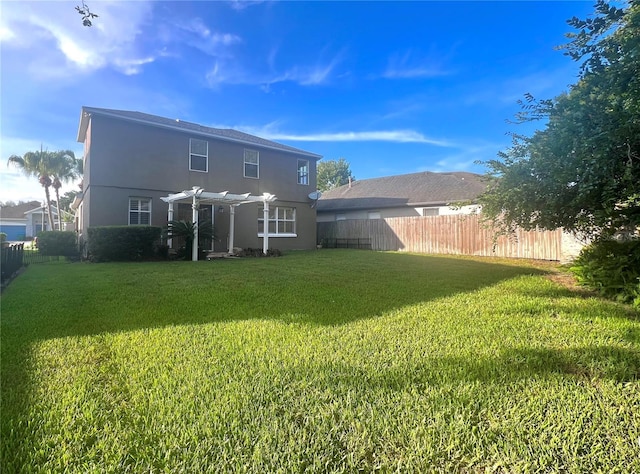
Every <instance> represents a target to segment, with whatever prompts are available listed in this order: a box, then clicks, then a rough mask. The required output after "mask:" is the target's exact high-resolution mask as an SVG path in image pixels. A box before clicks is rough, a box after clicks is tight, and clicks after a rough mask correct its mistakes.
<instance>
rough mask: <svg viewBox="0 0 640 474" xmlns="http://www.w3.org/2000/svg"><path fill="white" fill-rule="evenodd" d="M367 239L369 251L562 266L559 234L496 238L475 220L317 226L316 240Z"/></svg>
mask: <svg viewBox="0 0 640 474" xmlns="http://www.w3.org/2000/svg"><path fill="white" fill-rule="evenodd" d="M358 238H359V239H370V241H371V248H372V250H396V251H402V252H416V253H433V254H453V255H478V256H485V257H488V256H496V257H510V258H531V259H537V260H560V259H561V255H562V231H560V230H556V231H525V230H522V229H519V230H518V231H517V232H516V233H515V235H513V236H500V237H498V238H497V239H495V238H494V231H493V230H492V229H490V228H487V227H486V226H485V225H484V224H483V223H482V222H481V218H480V216H478V215H476V214H465V215H451V216H432V217H391V218H386V219H371V220H367V219H351V220H344V221H336V222H319V223H318V240H319V241H320V242H322V239H358Z"/></svg>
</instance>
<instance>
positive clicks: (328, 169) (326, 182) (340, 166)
mask: <svg viewBox="0 0 640 474" xmlns="http://www.w3.org/2000/svg"><path fill="white" fill-rule="evenodd" d="M349 178H351V180H352V181H354V180H355V177H354V176H353V175H352V174H351V169H349V162H348V161H347V160H345V159H344V158H340V159H339V160H327V161H320V162H319V163H318V189H319V190H320V191H328V190H329V189H333V188H337V187H338V186H342V185H343V184H347V183H348V182H349Z"/></svg>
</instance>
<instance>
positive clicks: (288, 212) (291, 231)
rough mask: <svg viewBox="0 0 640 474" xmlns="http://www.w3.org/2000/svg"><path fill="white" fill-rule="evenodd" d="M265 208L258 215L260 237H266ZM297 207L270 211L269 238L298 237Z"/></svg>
mask: <svg viewBox="0 0 640 474" xmlns="http://www.w3.org/2000/svg"><path fill="white" fill-rule="evenodd" d="M263 209H264V208H260V213H259V215H258V236H259V237H263V236H264V210H263ZM296 236H297V234H296V209H295V207H272V208H270V209H269V237H296Z"/></svg>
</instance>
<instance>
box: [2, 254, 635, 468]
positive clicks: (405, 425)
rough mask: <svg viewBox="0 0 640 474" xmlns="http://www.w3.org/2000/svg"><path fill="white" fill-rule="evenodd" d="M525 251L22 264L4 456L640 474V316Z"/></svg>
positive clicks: (7, 375) (5, 398)
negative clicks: (504, 256) (573, 285)
mask: <svg viewBox="0 0 640 474" xmlns="http://www.w3.org/2000/svg"><path fill="white" fill-rule="evenodd" d="M550 272H557V270H554V269H553V268H551V267H541V266H538V267H535V266H533V265H531V264H527V263H525V262H522V261H506V260H491V259H482V260H481V259H472V258H455V257H434V256H424V255H409V254H400V253H378V252H368V251H351V250H321V251H315V252H299V253H296V252H292V253H289V254H287V255H285V256H284V257H282V258H264V259H236V260H220V261H213V262H154V263H136V264H122V263H120V264H106V263H105V264H83V263H51V264H39V265H35V264H34V265H31V266H30V267H29V268H28V270H27V271H26V272H25V273H24V274H22V275H21V276H20V277H19V278H17V279H16V280H15V281H14V282H12V283H11V285H10V286H9V287H8V288H7V290H6V291H5V292H4V294H3V296H2V321H1V331H2V333H1V337H2V340H1V343H2V344H1V357H2V359H1V364H2V366H1V375H2V380H1V382H2V386H1V391H2V401H1V403H2V406H1V409H2V412H1V413H2V419H1V433H0V434H1V438H0V446H1V449H2V453H1V455H2V459H1V465H0V468H1V469H0V470H1V471H2V472H3V473H4V472H7V473H20V472H83V473H84V472H101V473H102V472H118V473H121V472H167V473H169V472H171V473H175V472H189V473H192V472H256V473H264V472H286V473H290V472H319V473H330V472H336V473H337V472H357V471H363V472H373V471H381V472H391V471H398V472H485V471H488V472H576V473H578V472H580V473H582V472H640V415H639V414H640V382H639V380H638V379H639V374H640V349H639V345H640V322H639V319H638V313H637V312H635V311H634V310H632V309H631V308H629V307H628V306H623V305H620V304H617V303H614V302H610V301H605V300H601V299H598V298H594V297H589V296H588V295H587V296H585V295H584V294H581V293H578V292H577V291H573V290H570V289H567V288H565V287H564V286H561V285H559V284H558V283H555V282H554V281H553V280H552V279H551V278H549V273H550Z"/></svg>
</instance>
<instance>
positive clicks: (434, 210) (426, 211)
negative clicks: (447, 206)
mask: <svg viewBox="0 0 640 474" xmlns="http://www.w3.org/2000/svg"><path fill="white" fill-rule="evenodd" d="M439 215H440V208H439V207H423V208H422V217H436V216H439Z"/></svg>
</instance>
